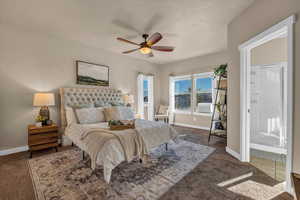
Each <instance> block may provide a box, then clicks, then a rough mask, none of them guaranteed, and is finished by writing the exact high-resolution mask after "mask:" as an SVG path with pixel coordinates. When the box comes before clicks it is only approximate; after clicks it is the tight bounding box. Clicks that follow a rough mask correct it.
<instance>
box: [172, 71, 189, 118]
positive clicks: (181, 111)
mask: <svg viewBox="0 0 300 200" xmlns="http://www.w3.org/2000/svg"><path fill="white" fill-rule="evenodd" d="M172 78H173V79H172V81H173V84H172V85H173V86H172V87H173V90H172V91H173V95H172V96H173V101H172V102H173V105H172V108H173V111H174V113H178V114H179V113H180V114H191V112H192V110H193V77H192V75H185V76H174V77H172ZM184 80H191V81H192V90H191V108H190V110H189V111H185V110H176V109H175V99H174V98H175V82H176V81H184Z"/></svg>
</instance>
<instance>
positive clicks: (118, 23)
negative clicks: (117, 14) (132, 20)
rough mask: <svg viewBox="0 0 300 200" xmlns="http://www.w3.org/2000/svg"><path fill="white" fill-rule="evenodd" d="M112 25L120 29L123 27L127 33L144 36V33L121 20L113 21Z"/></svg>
mask: <svg viewBox="0 0 300 200" xmlns="http://www.w3.org/2000/svg"><path fill="white" fill-rule="evenodd" d="M112 23H113V24H114V25H116V26H118V27H121V28H123V29H126V30H127V31H131V32H135V33H137V34H139V35H142V34H143V33H142V32H141V31H139V30H138V29H136V28H135V27H134V26H132V25H130V24H129V23H127V22H125V21H122V20H119V19H114V20H112Z"/></svg>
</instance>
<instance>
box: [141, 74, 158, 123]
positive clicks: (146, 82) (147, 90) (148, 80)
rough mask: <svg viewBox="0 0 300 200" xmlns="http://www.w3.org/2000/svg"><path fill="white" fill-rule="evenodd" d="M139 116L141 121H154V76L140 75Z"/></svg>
mask: <svg viewBox="0 0 300 200" xmlns="http://www.w3.org/2000/svg"><path fill="white" fill-rule="evenodd" d="M137 79H138V114H139V116H140V118H141V119H146V120H151V121H153V115H154V95H153V75H145V74H139V75H138V78H137Z"/></svg>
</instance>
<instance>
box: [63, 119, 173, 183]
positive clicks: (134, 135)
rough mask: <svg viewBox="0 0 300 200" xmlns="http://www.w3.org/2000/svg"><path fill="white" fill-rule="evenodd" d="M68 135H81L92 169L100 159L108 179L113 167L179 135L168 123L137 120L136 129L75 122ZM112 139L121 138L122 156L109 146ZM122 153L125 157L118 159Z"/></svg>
mask: <svg viewBox="0 0 300 200" xmlns="http://www.w3.org/2000/svg"><path fill="white" fill-rule="evenodd" d="M67 135H68V136H69V137H70V138H71V139H72V137H73V138H74V139H75V137H78V136H80V137H79V138H78V140H79V141H81V142H82V143H83V144H84V146H85V149H83V150H84V151H86V152H87V153H88V154H89V155H90V157H91V163H92V166H91V167H92V168H93V169H95V167H96V163H99V162H97V161H98V160H99V159H101V160H102V161H103V162H101V164H102V165H103V167H104V178H105V180H106V181H107V182H109V181H110V176H111V171H112V169H113V168H114V167H116V166H117V165H118V164H119V163H120V162H121V161H122V160H126V161H128V162H130V161H131V160H132V159H133V158H134V157H139V158H144V156H145V155H147V154H148V153H149V152H150V150H151V149H152V148H154V147H157V146H159V145H161V144H164V143H167V142H169V141H170V140H175V139H176V137H177V135H178V134H177V132H176V130H175V129H174V128H173V127H171V126H170V125H168V124H166V123H163V122H154V121H148V120H141V119H137V120H136V121H135V129H126V130H122V131H110V130H109V129H108V128H97V127H84V126H82V125H74V126H72V127H69V130H68V131H67ZM76 135H77V136H76ZM113 140H118V141H119V143H120V145H121V146H122V148H121V151H122V152H121V154H122V155H120V152H119V151H116V149H117V148H116V147H115V146H110V145H106V144H109V143H110V142H111V141H113ZM75 144H76V142H75ZM108 148H111V149H108ZM103 152H105V153H103ZM106 152H107V153H106ZM99 155H100V156H99ZM120 156H123V157H124V158H123V159H121V160H120V159H118V157H120ZM104 160H105V162H104Z"/></svg>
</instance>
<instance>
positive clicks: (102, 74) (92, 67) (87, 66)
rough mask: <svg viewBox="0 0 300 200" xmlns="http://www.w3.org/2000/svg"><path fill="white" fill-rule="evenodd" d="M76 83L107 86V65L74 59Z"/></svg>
mask: <svg viewBox="0 0 300 200" xmlns="http://www.w3.org/2000/svg"><path fill="white" fill-rule="evenodd" d="M76 83H77V84H79V85H93V86H104V87H108V86H109V67H108V66H106V65H101V64H96V63H91V62H86V61H81V60H76Z"/></svg>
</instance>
